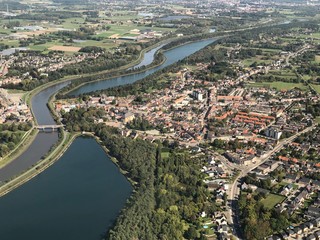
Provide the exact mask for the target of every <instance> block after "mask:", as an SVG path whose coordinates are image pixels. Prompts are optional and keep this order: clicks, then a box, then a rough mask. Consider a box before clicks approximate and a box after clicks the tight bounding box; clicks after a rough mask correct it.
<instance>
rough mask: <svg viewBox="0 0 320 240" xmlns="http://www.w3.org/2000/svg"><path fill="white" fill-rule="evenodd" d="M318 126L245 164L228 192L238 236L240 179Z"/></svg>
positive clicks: (309, 128)
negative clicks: (252, 162)
mask: <svg viewBox="0 0 320 240" xmlns="http://www.w3.org/2000/svg"><path fill="white" fill-rule="evenodd" d="M316 126H317V124H313V125H312V126H310V127H308V128H306V129H304V130H303V131H301V132H298V133H296V134H294V135H293V136H291V137H289V138H286V139H284V140H282V141H280V142H279V143H278V144H277V145H276V146H275V147H274V148H273V149H272V150H270V151H269V152H268V153H266V154H264V155H263V156H261V157H260V158H258V160H257V162H256V163H254V164H250V165H248V166H245V168H243V169H242V171H241V172H240V174H239V175H238V177H237V178H236V179H235V180H234V182H233V184H232V185H231V187H230V193H229V194H228V202H230V204H231V208H230V210H229V214H228V215H230V216H227V218H228V221H229V223H230V226H233V233H234V235H235V236H236V237H238V238H240V239H241V236H242V234H241V233H242V230H241V225H240V221H239V214H238V208H237V196H238V195H239V193H240V180H241V179H242V178H243V177H245V176H246V175H247V174H248V173H249V172H251V171H252V170H253V169H255V168H256V167H258V166H260V165H262V164H263V163H265V162H266V161H267V160H269V158H270V157H271V156H272V155H273V154H274V153H276V152H278V151H280V150H281V149H282V148H283V147H284V146H285V145H287V144H289V143H291V142H292V141H293V140H294V139H295V138H296V137H298V136H299V135H301V134H303V133H306V132H309V131H311V130H312V129H314V128H315V127H316Z"/></svg>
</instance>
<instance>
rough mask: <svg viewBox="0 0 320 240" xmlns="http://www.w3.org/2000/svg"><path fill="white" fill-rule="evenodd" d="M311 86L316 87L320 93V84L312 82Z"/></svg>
mask: <svg viewBox="0 0 320 240" xmlns="http://www.w3.org/2000/svg"><path fill="white" fill-rule="evenodd" d="M311 86H312V87H313V88H314V90H316V91H317V93H319V94H320V85H318V84H311Z"/></svg>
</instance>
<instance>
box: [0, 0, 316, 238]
mask: <svg viewBox="0 0 320 240" xmlns="http://www.w3.org/2000/svg"><path fill="white" fill-rule="evenodd" d="M26 2H28V4H26ZM26 2H25V1H23V2H21V3H14V2H10V1H8V2H5V3H4V4H3V6H0V11H1V12H0V16H1V20H0V113H1V114H0V129H1V133H0V177H1V170H2V171H4V170H5V169H6V168H5V167H8V168H9V171H11V170H10V164H11V163H14V162H15V161H16V159H18V158H19V157H20V156H22V157H20V158H21V159H22V158H23V157H24V155H23V152H24V151H28V150H29V149H27V148H28V147H29V146H31V148H30V149H36V148H32V146H33V145H32V144H33V141H34V139H35V138H36V136H37V134H38V132H39V131H41V139H42V138H43V139H44V138H45V137H47V138H48V139H49V138H52V139H54V138H56V139H55V140H52V141H53V142H52V143H50V144H51V145H50V144H48V145H50V146H44V148H46V147H47V148H48V152H46V153H45V154H42V155H41V156H40V157H41V159H39V160H38V161H36V160H33V162H32V164H30V166H29V167H28V168H27V169H24V171H22V174H21V175H17V176H16V173H15V174H14V175H15V176H14V177H13V178H12V179H13V182H14V181H18V184H17V186H18V185H19V186H20V185H21V184H22V183H24V182H25V181H28V180H30V179H31V178H33V177H35V176H37V175H38V174H40V173H41V172H43V171H45V169H46V168H47V167H49V166H51V165H52V164H53V163H55V162H56V161H58V160H59V159H60V157H62V156H64V154H65V152H66V153H69V149H68V148H69V147H70V148H72V146H73V143H72V142H73V141H74V139H88V136H89V137H92V138H94V139H95V140H96V142H97V143H98V144H99V145H101V146H102V148H103V151H104V152H105V153H106V155H107V158H110V160H111V161H112V162H113V163H114V164H115V166H116V167H117V169H118V170H119V172H120V173H121V175H123V176H124V177H125V178H126V179H127V181H128V182H130V187H132V189H131V190H132V192H131V193H130V194H131V195H128V196H130V197H128V198H127V199H126V200H125V201H127V202H126V203H125V204H124V205H123V206H122V211H120V210H119V212H120V213H118V215H119V216H118V215H115V216H114V217H113V220H112V221H111V220H110V221H111V222H112V223H114V226H113V227H111V226H109V227H108V231H106V229H104V231H106V233H103V234H101V236H103V239H128V236H130V238H131V239H148V237H149V238H150V239H153V238H152V237H154V239H170V238H172V239H209V240H213V239H249V240H250V239H270V240H272V239H292V240H294V239H307V240H316V239H320V157H319V156H320V125H319V123H320V78H319V74H320V48H319V44H320V27H319V20H320V15H319V13H318V10H319V6H320V2H319V1H317V0H314V1H307V2H300V1H290V0H289V1H288V2H279V1H270V2H261V1H250V0H249V1H237V0H235V1H218V2H216V1H205V2H201V3H200V2H198V1H191V2H190V1H175V0H170V1H154V0H150V1H149V0H148V1H141V2H140V1H137V2H134V3H132V2H131V1H124V2H119V1H103V0H99V1H95V2H92V1H83V2H82V1H80V3H79V4H75V5H73V4H70V1H68V0H63V1H60V0H59V1H58V0H57V1H56V0H53V1H48V2H47V3H41V1H40V3H37V2H34V1H30V2H29V0H26ZM201 41H208V42H209V43H208V44H207V45H203V47H202V48H199V49H200V50H199V51H196V52H193V53H192V54H189V55H186V56H187V57H186V58H184V59H183V58H180V59H178V60H175V61H172V62H173V63H172V64H171V63H170V64H168V65H166V67H163V68H162V66H163V64H165V63H166V61H168V58H169V60H170V57H172V56H170V55H169V54H168V55H166V53H167V52H170V51H174V49H176V48H177V49H179V48H181V49H183V47H184V46H185V47H188V44H193V43H201ZM151 53H152V54H153V56H151ZM178 53H179V52H178ZM180 54H181V53H180ZM145 56H147V59H144V57H145ZM150 56H151V57H150ZM149 57H150V59H151V58H152V59H151V60H150V59H149ZM144 60H146V62H147V63H146V64H145V62H144ZM154 68H158V69H160V70H158V71H153V69H154ZM148 71H150V72H152V73H150V72H148ZM140 73H141V74H142V75H143V74H145V75H143V76H144V77H142V78H138V75H139V74H140ZM122 77H124V78H125V77H132V78H135V81H132V82H130V84H127V83H125V82H123V83H122V82H121V83H120V81H121V80H123V79H122ZM114 78H117V83H116V84H115V85H112V84H111V85H110V86H111V87H109V86H108V87H100V88H99V89H98V90H97V89H96V88H93V90H92V91H89V90H85V91H79V92H80V93H79V94H78V93H75V92H77V90H79V89H82V87H86V85H88V83H89V84H91V83H92V84H97V85H98V84H99V83H100V82H101V86H102V85H103V83H105V82H108V81H109V80H110V79H111V80H114ZM111 80H110V81H111ZM54 87H57V89H56V90H54V91H53V90H52V88H54ZM49 88H50V89H51V90H50V91H52V92H50V93H49V91H48V92H46V90H47V89H49ZM41 94H43V95H46V96H45V97H46V98H43V99H46V101H47V102H46V103H44V102H41V103H40V102H34V101H33V99H35V98H34V97H35V96H38V95H41ZM49 95H50V96H49ZM38 99H40V98H38ZM41 104H42V105H46V106H47V107H48V108H49V111H50V113H49V111H48V115H50V114H51V115H50V116H49V117H50V120H49V121H48V120H46V121H47V122H48V124H43V123H42V122H45V121H39V120H38V117H37V114H39V113H37V112H36V111H35V108H37V107H39V106H40V105H41ZM37 105H39V106H37ZM46 109H47V108H46ZM42 111H44V110H43V109H42ZM41 114H43V115H46V114H47V113H46V112H41ZM38 136H39V135H38ZM84 136H86V137H84ZM36 139H37V138H36ZM39 139H40V138H39ZM41 139H40V140H37V141H42V140H41ZM57 139H58V140H57ZM37 141H35V142H37ZM50 141H51V140H50ZM55 141H56V142H55ZM75 141H77V140H75ZM82 147H83V148H84V145H83V146H82ZM41 148H42V147H41ZM26 149H27V150H26ZM38 150H40V148H39V149H38ZM41 150H42V149H41ZM30 151H31V150H30ZM78 151H79V152H80V149H78ZM33 152H37V151H35V150H33ZM96 152H98V150H96ZM91 155H95V154H91ZM40 157H39V158H40ZM90 157H91V158H92V159H93V158H95V157H97V158H98V154H97V156H90ZM79 158H80V157H79ZM26 162H27V161H26ZM30 162H31V161H30ZM31 165H32V166H31ZM88 166H90V165H88ZM88 166H87V169H86V171H87V170H88V169H89V167H88ZM75 169H77V167H75V168H73V169H72V170H75ZM87 172H89V171H87ZM45 174H46V172H44V173H43V175H45ZM92 174H95V173H92ZM24 175H25V176H27V180H25V179H23V180H22V181H20V182H19V180H16V179H19V177H21V176H22V177H23V176H24ZM123 176H122V177H123ZM41 177H44V176H41ZM90 178H92V179H94V178H95V177H93V175H92V176H91V177H90ZM97 178H98V177H97ZM12 179H2V178H1V181H0V195H1V196H2V195H4V194H7V193H9V192H10V191H12V189H15V188H16V187H17V186H15V185H14V184H13V183H11V182H10V181H11V180H12ZM88 179H89V177H88ZM88 179H87V180H86V181H88V182H89V180H88ZM2 180H3V181H2ZM39 181H40V180H39ZM80 181H81V180H79V182H80ZM110 182H113V180H110ZM14 183H15V182H14ZM6 187H8V188H6ZM11 188H12V189H11ZM81 188H82V187H81ZM3 189H4V190H3ZM8 189H10V190H8ZM119 189H120V188H119ZM120 190H121V189H120ZM120 190H119V191H120ZM52 192H54V191H52ZM53 198H54V197H53ZM79 198H81V197H79ZM125 201H124V202H125ZM0 202H1V198H0ZM75 205H76V204H75ZM0 207H1V206H0ZM117 216H118V219H117V221H115V218H116V217H117ZM128 219H129V220H128ZM169 223H170V224H169ZM129 228H130V230H128V229H129ZM150 229H152V231H151V230H150ZM148 234H149V235H148ZM115 236H116V237H117V238H115ZM155 236H156V237H155Z"/></svg>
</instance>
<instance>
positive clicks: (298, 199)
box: [294, 190, 309, 205]
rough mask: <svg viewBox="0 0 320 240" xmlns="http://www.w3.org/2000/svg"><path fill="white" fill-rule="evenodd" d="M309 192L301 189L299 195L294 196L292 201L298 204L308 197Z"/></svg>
mask: <svg viewBox="0 0 320 240" xmlns="http://www.w3.org/2000/svg"><path fill="white" fill-rule="evenodd" d="M308 196H309V194H308V191H307V190H303V191H302V192H300V193H299V195H298V196H297V197H296V199H295V200H294V202H295V203H296V204H298V205H300V204H301V203H303V202H304V200H305V199H306V198H308Z"/></svg>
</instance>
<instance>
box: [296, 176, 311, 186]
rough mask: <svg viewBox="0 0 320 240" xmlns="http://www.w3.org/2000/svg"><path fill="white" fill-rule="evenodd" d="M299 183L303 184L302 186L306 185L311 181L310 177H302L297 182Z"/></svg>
mask: <svg viewBox="0 0 320 240" xmlns="http://www.w3.org/2000/svg"><path fill="white" fill-rule="evenodd" d="M298 183H299V184H301V185H303V186H307V185H308V184H310V183H311V179H310V178H306V177H302V178H301V179H300V180H299V182H298Z"/></svg>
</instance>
